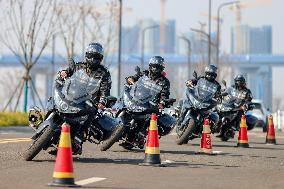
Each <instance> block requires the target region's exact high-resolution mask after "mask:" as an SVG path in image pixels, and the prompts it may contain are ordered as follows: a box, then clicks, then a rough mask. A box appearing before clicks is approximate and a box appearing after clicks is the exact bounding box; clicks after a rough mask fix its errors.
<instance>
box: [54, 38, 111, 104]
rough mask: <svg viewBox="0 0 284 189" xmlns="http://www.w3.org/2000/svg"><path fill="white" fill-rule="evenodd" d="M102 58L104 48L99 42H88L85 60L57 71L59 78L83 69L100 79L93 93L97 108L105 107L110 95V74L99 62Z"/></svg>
mask: <svg viewBox="0 0 284 189" xmlns="http://www.w3.org/2000/svg"><path fill="white" fill-rule="evenodd" d="M103 58H104V50H103V47H102V45H101V44H100V43H90V44H89V45H88V46H87V49H86V52H85V61H84V62H78V63H76V65H75V67H69V68H67V69H66V70H62V71H59V76H58V77H59V78H60V79H65V78H67V77H70V76H72V75H73V73H74V72H76V71H77V70H80V69H83V70H85V71H86V73H87V74H88V75H89V76H90V77H93V78H96V79H98V78H99V79H101V83H100V88H99V90H98V92H97V93H96V94H93V99H92V100H93V102H97V107H98V108H99V109H103V108H105V105H106V98H107V97H108V96H109V95H110V89H111V76H110V73H109V71H108V69H107V68H106V67H105V66H103V65H102V64H101V62H102V60H103Z"/></svg>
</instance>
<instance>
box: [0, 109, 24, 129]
mask: <svg viewBox="0 0 284 189" xmlns="http://www.w3.org/2000/svg"><path fill="white" fill-rule="evenodd" d="M28 123H29V120H28V114H27V113H23V112H0V126H27V125H28Z"/></svg>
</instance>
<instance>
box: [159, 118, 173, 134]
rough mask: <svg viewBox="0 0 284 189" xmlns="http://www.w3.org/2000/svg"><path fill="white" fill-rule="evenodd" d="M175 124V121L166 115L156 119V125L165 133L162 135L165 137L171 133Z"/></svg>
mask: <svg viewBox="0 0 284 189" xmlns="http://www.w3.org/2000/svg"><path fill="white" fill-rule="evenodd" d="M176 122H177V120H176V119H175V118H174V117H173V116H170V115H168V114H162V115H161V116H159V117H158V125H159V126H160V127H162V128H163V130H164V131H165V133H163V134H164V135H167V134H169V133H170V132H171V130H172V129H173V128H174V126H175V124H176Z"/></svg>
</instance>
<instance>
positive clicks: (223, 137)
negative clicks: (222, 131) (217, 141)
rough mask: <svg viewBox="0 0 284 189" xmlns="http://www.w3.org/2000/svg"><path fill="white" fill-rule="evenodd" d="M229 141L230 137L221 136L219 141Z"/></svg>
mask: <svg viewBox="0 0 284 189" xmlns="http://www.w3.org/2000/svg"><path fill="white" fill-rule="evenodd" d="M229 139H230V137H228V136H222V137H221V141H223V142H227V141H228V140H229Z"/></svg>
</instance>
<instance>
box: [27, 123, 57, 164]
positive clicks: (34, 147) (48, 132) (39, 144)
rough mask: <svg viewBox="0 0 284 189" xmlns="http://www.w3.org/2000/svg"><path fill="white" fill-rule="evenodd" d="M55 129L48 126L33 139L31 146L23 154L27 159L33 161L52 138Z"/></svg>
mask: <svg viewBox="0 0 284 189" xmlns="http://www.w3.org/2000/svg"><path fill="white" fill-rule="evenodd" d="M52 137H53V131H52V128H51V127H47V128H46V129H45V130H44V131H43V133H42V134H41V135H40V136H39V137H38V138H37V139H36V140H34V141H33V143H32V144H31V145H30V147H29V148H28V149H27V150H26V151H25V152H24V153H23V154H22V156H23V158H24V159H25V160H26V161H31V160H32V159H33V158H34V157H35V156H36V155H37V154H38V153H39V152H40V151H41V150H42V149H43V148H44V147H45V146H46V144H47V143H48V142H49V141H50V140H51V138H52Z"/></svg>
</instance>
